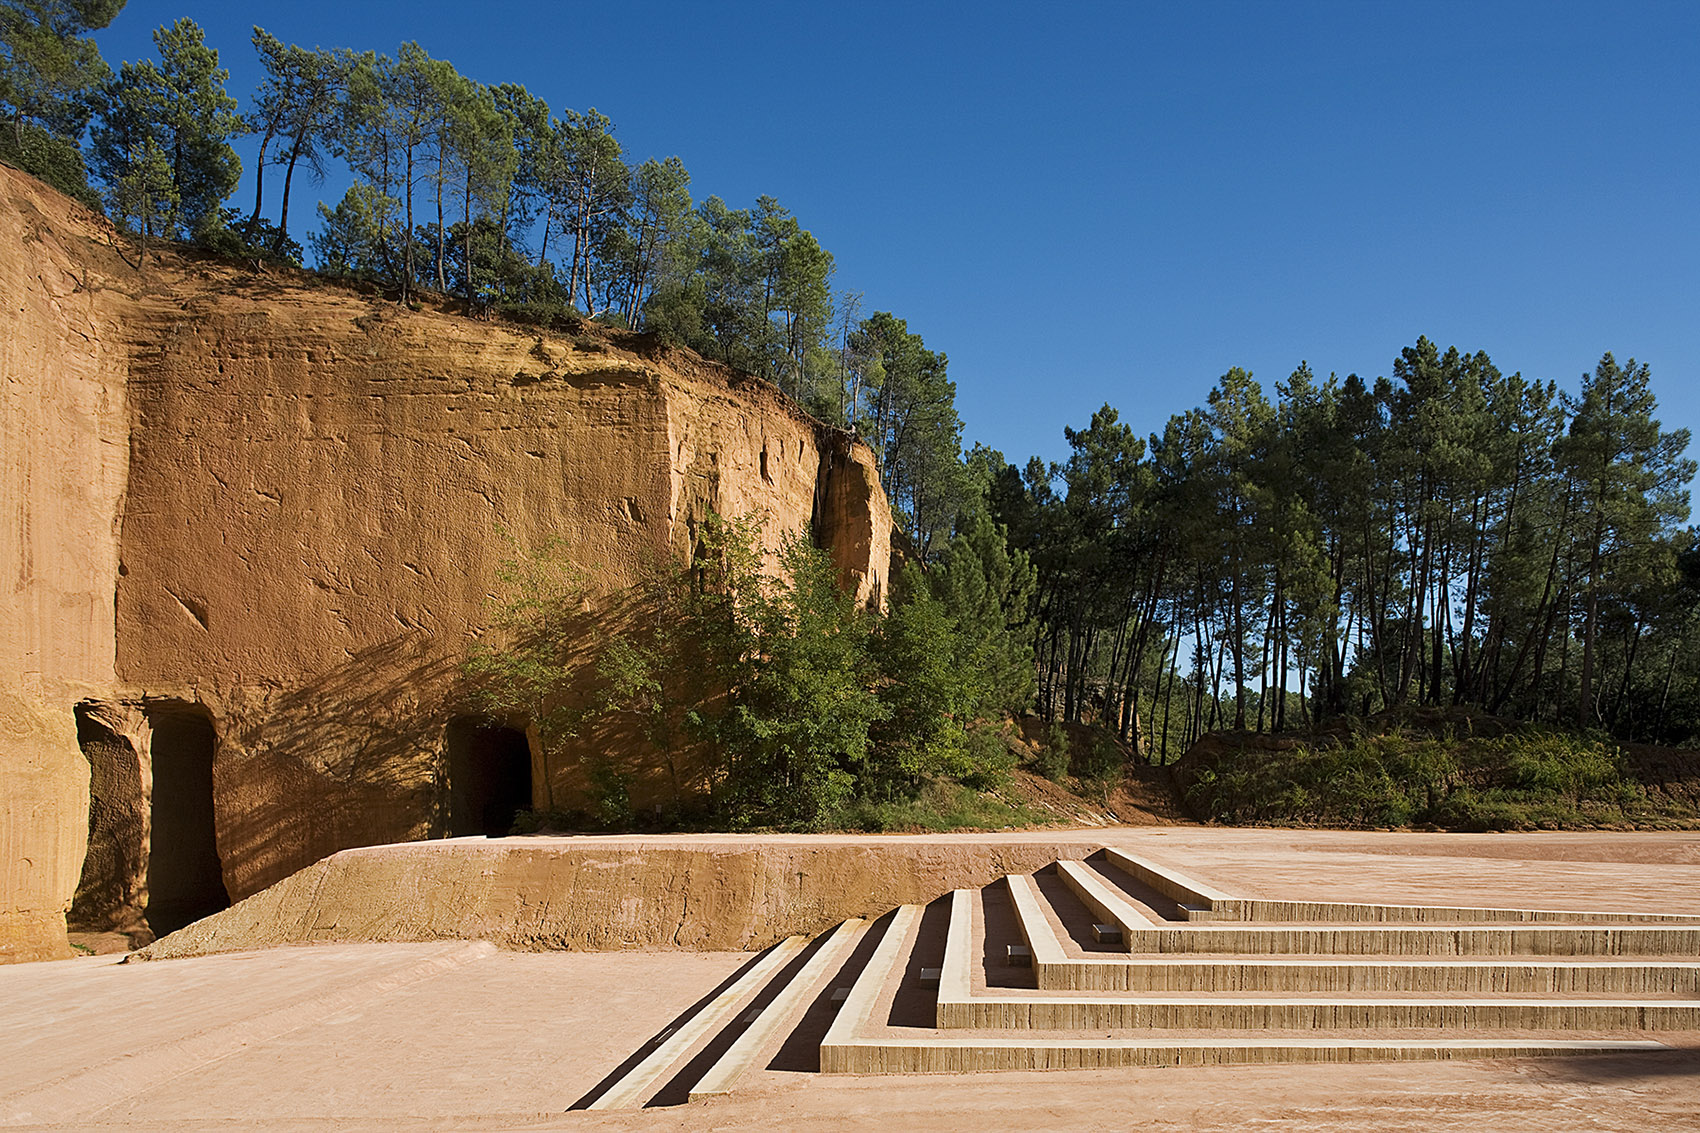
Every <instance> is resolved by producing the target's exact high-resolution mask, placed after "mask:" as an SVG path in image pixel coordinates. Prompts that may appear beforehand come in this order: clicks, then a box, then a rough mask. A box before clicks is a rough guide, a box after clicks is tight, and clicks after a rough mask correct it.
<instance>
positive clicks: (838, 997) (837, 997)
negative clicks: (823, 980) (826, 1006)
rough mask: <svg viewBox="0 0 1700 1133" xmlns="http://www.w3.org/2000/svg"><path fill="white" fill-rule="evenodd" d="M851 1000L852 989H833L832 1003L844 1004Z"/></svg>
mask: <svg viewBox="0 0 1700 1133" xmlns="http://www.w3.org/2000/svg"><path fill="white" fill-rule="evenodd" d="M849 998H850V989H849V988H847V987H835V988H833V989H832V1001H833V1002H834V1003H843V1002H844V1001H845V1000H846V999H849Z"/></svg>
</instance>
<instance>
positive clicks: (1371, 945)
mask: <svg viewBox="0 0 1700 1133" xmlns="http://www.w3.org/2000/svg"><path fill="white" fill-rule="evenodd" d="M1057 867H1058V869H1057V872H1058V876H1059V877H1062V878H1063V879H1064V880H1065V882H1067V881H1070V880H1073V881H1077V882H1078V881H1080V880H1081V879H1083V878H1084V879H1086V880H1087V881H1089V882H1094V883H1095V884H1094V885H1092V886H1088V887H1089V888H1096V889H1097V890H1101V891H1102V892H1101V893H1096V894H1095V898H1096V899H1097V900H1098V901H1099V902H1100V904H1102V905H1103V906H1104V909H1105V912H1104V913H1103V915H1105V916H1107V917H1108V918H1109V920H1110V921H1111V922H1112V923H1114V924H1116V925H1118V926H1119V927H1120V928H1121V929H1122V945H1121V947H1122V948H1123V949H1124V950H1125V951H1128V952H1133V953H1147V954H1161V955H1172V954H1175V953H1226V954H1230V955H1236V956H1244V955H1265V954H1270V955H1300V956H1305V955H1310V956H1316V955H1321V956H1336V955H1351V956H1700V924H1686V923H1670V924H1662V923H1661V924H1654V923H1625V924H1613V923H1598V922H1588V923H1574V924H1564V923H1506V924H1484V923H1463V924H1435V923H1429V924H1421V923H1415V924H1397V923H1380V922H1372V923H1346V924H1299V923H1279V924H1249V923H1206V924H1168V925H1160V924H1156V923H1154V922H1153V921H1152V920H1151V919H1150V917H1149V916H1148V915H1146V914H1145V913H1143V912H1140V911H1139V910H1138V909H1137V908H1136V907H1135V906H1134V905H1133V904H1132V902H1129V901H1127V900H1126V899H1125V898H1122V897H1119V896H1118V895H1117V894H1116V892H1115V888H1114V886H1112V885H1111V884H1110V883H1109V882H1108V881H1106V880H1104V879H1103V878H1102V876H1101V875H1098V874H1096V873H1095V872H1094V871H1091V870H1089V869H1088V868H1087V867H1085V866H1083V865H1081V864H1080V863H1077V862H1074V863H1071V862H1058V863H1057ZM1065 867H1068V868H1066V869H1065ZM1016 876H1018V875H1011V878H1010V879H1007V880H1010V881H1011V885H1012V888H1013V886H1014V885H1015V884H1018V882H1016V881H1015V880H1014V878H1015V877H1016ZM1030 883H1031V879H1029V884H1030ZM1072 887H1073V886H1072V885H1071V888H1072ZM1076 892H1077V893H1078V892H1079V891H1078V890H1076ZM1106 893H1107V894H1108V895H1109V896H1110V897H1111V898H1113V900H1103V894H1106ZM1035 899H1036V900H1041V898H1038V897H1037V894H1036V893H1035ZM1082 903H1083V904H1086V906H1087V908H1088V909H1091V910H1092V911H1093V913H1094V915H1098V913H1099V910H1098V909H1097V908H1096V907H1094V905H1093V903H1092V902H1089V901H1087V900H1086V899H1085V898H1084V897H1082ZM1029 946H1030V947H1031V946H1032V942H1031V941H1029ZM1033 957H1034V963H1035V965H1038V964H1040V963H1041V962H1042V961H1041V957H1040V952H1039V950H1038V949H1037V948H1035V949H1034V952H1033ZM1074 959H1075V960H1077V961H1078V962H1083V963H1102V962H1106V961H1107V960H1108V959H1109V958H1107V957H1105V958H1100V957H1085V958H1081V957H1075V958H1074Z"/></svg>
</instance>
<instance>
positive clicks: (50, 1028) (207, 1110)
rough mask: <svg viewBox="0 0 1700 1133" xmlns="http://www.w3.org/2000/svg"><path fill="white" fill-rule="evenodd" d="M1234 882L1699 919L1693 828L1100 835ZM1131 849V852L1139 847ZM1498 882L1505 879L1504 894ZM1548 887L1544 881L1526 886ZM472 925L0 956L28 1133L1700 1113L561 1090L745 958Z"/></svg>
mask: <svg viewBox="0 0 1700 1133" xmlns="http://www.w3.org/2000/svg"><path fill="white" fill-rule="evenodd" d="M1104 833H1105V839H1104V840H1105V841H1106V842H1111V843H1113V844H1117V845H1129V846H1130V848H1137V850H1138V851H1139V852H1142V853H1147V854H1149V856H1152V857H1160V858H1161V859H1162V860H1164V861H1167V862H1170V863H1172V864H1174V865H1176V866H1179V867H1182V868H1185V869H1186V870H1187V871H1188V872H1190V873H1192V874H1193V875H1195V876H1197V877H1199V878H1200V879H1202V880H1206V881H1209V882H1211V883H1213V884H1216V885H1218V886H1221V887H1222V888H1224V889H1228V890H1230V891H1236V890H1237V891H1242V892H1257V893H1259V894H1263V895H1269V896H1279V895H1285V893H1286V891H1287V887H1288V886H1289V885H1293V884H1300V883H1302V884H1303V886H1304V889H1305V891H1306V893H1307V894H1309V895H1312V896H1320V895H1321V894H1322V893H1324V892H1326V893H1328V894H1329V895H1331V896H1333V895H1338V896H1340V897H1342V898H1365V899H1380V900H1393V901H1402V900H1424V901H1426V900H1430V899H1433V898H1436V897H1437V896H1438V895H1439V894H1442V893H1444V894H1445V895H1446V900H1447V902H1448V903H1458V904H1499V903H1515V904H1533V905H1540V906H1545V907H1565V908H1634V909H1648V910H1653V911H1668V912H1700V835H1697V834H1692V833H1690V834H1672V835H1662V834H1637V835H1609V834H1554V835H1531V836H1520V835H1519V836H1505V835H1501V836H1479V837H1466V836H1456V835H1410V834H1399V835H1374V834H1332V833H1329V834H1310V833H1295V832H1291V831H1230V830H1205V829H1186V830H1180V829H1177V830H1172V831H1170V832H1169V833H1168V834H1167V835H1166V836H1161V837H1153V836H1151V835H1150V834H1149V833H1148V832H1147V833H1145V834H1142V835H1141V836H1140V837H1138V838H1137V839H1135V838H1133V837H1132V836H1131V832H1124V831H1106V832H1104ZM1130 843H1132V844H1133V845H1130ZM1513 897H1517V898H1518V899H1516V900H1512V898H1513ZM1535 898H1539V900H1535ZM750 959H751V957H750V956H749V955H747V954H742V953H681V952H669V953H641V952H624V953H547V954H537V953H511V952H502V951H498V950H497V949H495V948H493V947H492V946H490V945H488V944H484V943H479V942H443V943H435V944H360V945H335V946H318V947H302V948H281V949H274V950H270V951H265V952H252V953H235V954H229V955H221V956H210V957H204V958H200V959H192V960H177V961H162V962H158V963H153V964H142V965H134V964H130V965H118V964H116V963H115V960H116V958H115V957H109V956H101V957H89V958H84V959H80V960H71V961H62V962H58V963H50V964H26V965H18V966H14V967H10V968H0V1052H4V1053H3V1056H0V1126H4V1127H7V1128H25V1129H114V1130H116V1129H124V1130H135V1129H142V1128H145V1129H153V1128H174V1129H185V1130H231V1129H260V1130H296V1129H300V1130H338V1131H341V1130H356V1129H384V1130H414V1129H419V1130H426V1129H429V1130H460V1129H592V1128H594V1129H689V1130H699V1129H703V1130H710V1129H755V1128H774V1129H811V1130H812V1129H821V1130H826V1129H835V1130H836V1129H852V1130H854V1129H879V1130H881V1131H882V1133H889V1131H894V1130H906V1129H912V1128H913V1129H930V1130H955V1129H967V1130H975V1131H977V1133H984V1131H991V1130H1005V1129H1009V1130H1015V1129H1022V1130H1026V1129H1087V1128H1104V1129H1135V1128H1137V1129H1157V1130H1168V1129H1206V1130H1218V1129H1220V1130H1227V1129H1234V1130H1240V1129H1252V1130H1301V1129H1302V1130H1310V1129H1317V1130H1332V1129H1376V1130H1380V1131H1385V1133H1394V1131H1402V1130H1413V1131H1415V1130H1465V1129H1468V1130H1471V1131H1472V1133H1491V1131H1497V1130H1580V1129H1587V1130H1596V1129H1597V1130H1626V1131H1627V1130H1637V1131H1639V1130H1700V1049H1695V1048H1693V1047H1692V1046H1688V1047H1687V1048H1685V1049H1675V1050H1671V1051H1669V1052H1658V1053H1653V1054H1644V1055H1627V1056H1626V1055H1612V1056H1588V1057H1579V1058H1567V1059H1548V1060H1523V1061H1507V1060H1498V1061H1458V1062H1447V1063H1406V1064H1397V1065H1394V1064H1370V1065H1364V1064H1358V1065H1350V1066H1326V1065H1307V1066H1281V1067H1205V1068H1189V1069H1178V1070H1177V1069H1167V1070H1118V1071H1082V1072H1054V1073H1045V1074H1032V1073H1020V1074H1009V1073H1005V1074H980V1075H969V1076H961V1077H877V1078H876V1077H869V1078H854V1077H846V1078H835V1077H823V1076H820V1075H818V1074H814V1073H809V1072H806V1070H805V1069H803V1067H802V1065H801V1064H800V1063H799V1060H798V1059H797V1058H796V1057H795V1052H792V1054H791V1055H790V1056H787V1057H781V1058H777V1059H775V1061H774V1063H773V1065H774V1066H785V1067H787V1068H786V1069H775V1068H771V1067H770V1068H769V1069H766V1070H762V1071H760V1072H759V1073H757V1074H755V1075H753V1076H752V1077H750V1078H748V1079H746V1080H745V1082H744V1083H743V1085H742V1086H741V1087H740V1088H739V1089H738V1090H737V1091H736V1092H735V1093H733V1094H731V1095H729V1096H726V1097H720V1098H712V1099H708V1100H706V1101H699V1102H694V1103H690V1104H683V1105H677V1106H668V1107H658V1108H650V1109H646V1110H642V1111H638V1112H633V1113H613V1114H604V1113H595V1112H584V1111H576V1110H572V1109H571V1107H572V1106H573V1105H574V1104H575V1103H576V1102H578V1101H580V1100H581V1099H582V1098H584V1097H585V1096H586V1095H587V1094H589V1093H590V1092H592V1091H593V1090H594V1089H595V1088H596V1087H597V1086H598V1084H599V1083H601V1082H603V1081H604V1080H605V1079H606V1078H608V1077H609V1076H610V1075H611V1074H612V1073H613V1072H614V1071H615V1070H616V1068H618V1067H620V1066H621V1065H622V1063H625V1062H627V1061H628V1060H630V1059H631V1058H632V1057H633V1054H634V1052H636V1051H639V1050H640V1049H641V1048H643V1046H644V1045H645V1043H646V1042H647V1041H648V1040H649V1039H651V1038H653V1037H655V1036H657V1035H658V1034H660V1033H661V1032H662V1031H664V1030H665V1029H666V1028H667V1027H668V1026H669V1025H670V1024H671V1023H672V1022H673V1021H674V1020H676V1019H677V1018H678V1017H679V1016H680V1015H681V1014H682V1013H684V1012H685V1011H687V1010H688V1009H689V1008H690V1007H691V1006H692V1005H693V1004H695V1003H697V1002H698V1001H699V1000H701V999H703V998H704V997H706V996H708V995H710V994H711V993H712V992H713V991H714V990H715V989H716V988H717V987H718V986H720V985H721V984H723V983H724V982H725V981H727V980H728V979H730V978H731V977H733V976H734V975H735V973H736V972H737V971H738V970H739V969H740V968H741V967H743V966H744V965H745V964H747V963H748V962H749V961H750Z"/></svg>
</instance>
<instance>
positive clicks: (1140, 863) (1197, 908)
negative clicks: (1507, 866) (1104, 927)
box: [1058, 846, 1700, 927]
mask: <svg viewBox="0 0 1700 1133" xmlns="http://www.w3.org/2000/svg"><path fill="white" fill-rule="evenodd" d="M1101 853H1102V854H1103V858H1104V861H1105V862H1106V863H1107V864H1109V865H1110V866H1112V867H1114V868H1115V869H1118V870H1120V871H1121V872H1123V873H1125V874H1127V875H1128V876H1129V877H1131V878H1133V879H1134V880H1135V881H1136V882H1138V883H1139V884H1141V885H1145V886H1148V887H1150V888H1151V889H1154V890H1155V891H1157V892H1158V893H1161V894H1163V896H1165V897H1167V898H1169V899H1170V900H1171V901H1173V902H1174V903H1175V905H1176V906H1177V908H1178V910H1179V919H1181V920H1183V921H1188V922H1203V921H1263V922H1287V921H1318V922H1329V923H1336V924H1358V923H1368V924H1436V923H1438V924H1502V923H1515V924H1543V923H1558V924H1669V925H1683V924H1690V925H1695V926H1697V927H1700V917H1694V916H1686V915H1683V914H1678V913H1644V912H1639V911H1635V910H1625V911H1619V912H1599V911H1595V910H1589V911H1585V912H1567V911H1564V910H1558V909H1501V908H1486V907H1481V906H1472V905H1387V904H1374V903H1363V902H1343V901H1290V900H1270V899H1267V898H1262V897H1232V896H1229V895H1228V894H1226V893H1224V892H1222V891H1221V890H1219V889H1217V888H1215V887H1214V886H1212V885H1209V884H1207V883H1205V882H1202V881H1197V880H1195V879H1194V878H1192V877H1190V876H1188V875H1186V874H1184V873H1182V872H1181V871H1180V870H1177V869H1175V868H1174V867H1173V866H1168V865H1162V864H1159V863H1157V862H1154V861H1151V860H1150V859H1149V858H1142V857H1139V856H1137V855H1134V854H1130V853H1127V852H1125V851H1123V850H1118V849H1116V848H1115V847H1113V846H1107V847H1105V848H1104V849H1103V850H1102V851H1101ZM1058 864H1059V865H1061V864H1062V863H1058Z"/></svg>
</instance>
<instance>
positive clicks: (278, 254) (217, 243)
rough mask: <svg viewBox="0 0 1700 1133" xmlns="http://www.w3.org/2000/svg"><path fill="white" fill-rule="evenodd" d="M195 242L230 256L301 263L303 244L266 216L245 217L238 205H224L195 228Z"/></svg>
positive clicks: (252, 261)
mask: <svg viewBox="0 0 1700 1133" xmlns="http://www.w3.org/2000/svg"><path fill="white" fill-rule="evenodd" d="M195 243H196V244H197V245H198V246H200V247H202V248H205V249H206V250H207V251H209V252H213V253H214V254H216V255H220V256H224V257H225V258H227V259H233V260H242V261H243V262H245V263H250V264H256V265H257V264H263V263H272V264H288V265H290V266H291V267H300V266H301V245H300V244H297V243H296V242H295V241H294V240H291V239H290V238H289V237H288V236H286V235H284V234H283V233H282V232H280V231H278V229H277V226H276V225H274V224H272V222H271V221H269V220H267V219H266V218H265V217H258V218H256V217H251V216H250V217H244V216H243V215H242V213H241V211H240V210H238V209H220V210H219V212H218V214H217V215H216V216H214V217H210V218H208V219H207V220H206V221H204V222H203V223H202V224H201V226H200V227H199V228H198V229H196V231H195Z"/></svg>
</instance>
